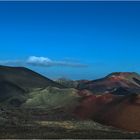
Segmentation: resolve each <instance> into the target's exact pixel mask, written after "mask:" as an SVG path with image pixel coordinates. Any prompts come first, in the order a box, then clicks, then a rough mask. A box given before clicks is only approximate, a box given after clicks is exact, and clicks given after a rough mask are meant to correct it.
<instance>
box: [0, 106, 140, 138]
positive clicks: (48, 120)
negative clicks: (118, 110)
mask: <svg viewBox="0 0 140 140" xmlns="http://www.w3.org/2000/svg"><path fill="white" fill-rule="evenodd" d="M48 138H50V139H52V138H55V139H78V138H79V139H97V138H98V139H108V138H110V139H116V138H117V139H119V138H121V139H129V138H131V139H136V138H140V133H128V132H124V131H121V130H118V129H115V128H113V127H109V126H104V125H102V124H99V123H97V122H94V121H92V120H78V119H76V118H73V117H72V116H70V115H69V114H65V113H64V112H60V111H59V110H57V111H56V110H55V111H54V110H53V111H52V110H51V111H50V112H49V113H48V114H46V111H45V110H40V109H39V110H37V109H35V110H23V109H3V110H2V111H0V139H48Z"/></svg>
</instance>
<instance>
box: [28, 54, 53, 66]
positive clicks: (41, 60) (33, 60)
mask: <svg viewBox="0 0 140 140" xmlns="http://www.w3.org/2000/svg"><path fill="white" fill-rule="evenodd" d="M26 62H27V63H28V64H31V65H40V66H50V65H51V63H52V60H51V59H49V58H47V57H36V56H30V57H29V58H28V59H27V61H26Z"/></svg>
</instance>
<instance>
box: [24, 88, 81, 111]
mask: <svg viewBox="0 0 140 140" xmlns="http://www.w3.org/2000/svg"><path fill="white" fill-rule="evenodd" d="M80 98H81V96H79V95H78V94H77V90H76V89H73V88H69V89H59V88H56V87H48V88H45V89H43V90H36V91H34V92H31V93H29V97H28V99H27V101H26V102H25V103H24V104H23V107H30V108H46V109H55V108H72V107H75V106H76V105H77V104H78V102H79V99H80Z"/></svg>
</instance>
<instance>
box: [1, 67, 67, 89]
mask: <svg viewBox="0 0 140 140" xmlns="http://www.w3.org/2000/svg"><path fill="white" fill-rule="evenodd" d="M3 81H6V82H10V83H12V84H14V85H16V86H18V87H20V88H22V89H24V90H27V91H28V90H30V89H33V88H45V87H48V86H53V87H59V88H63V87H64V86H62V85H60V84H58V83H56V82H54V81H52V80H50V79H48V78H46V77H44V76H42V75H40V74H38V73H36V72H34V71H32V70H30V69H27V68H25V67H8V66H0V83H2V82H3Z"/></svg>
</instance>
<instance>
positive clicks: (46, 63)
mask: <svg viewBox="0 0 140 140" xmlns="http://www.w3.org/2000/svg"><path fill="white" fill-rule="evenodd" d="M0 64H1V65H13V66H25V65H32V66H40V67H53V66H63V67H87V66H88V65H87V64H83V63H80V62H74V61H66V60H62V61H59V60H52V59H50V58H48V57H37V56H30V57H29V58H28V59H26V60H2V61H0Z"/></svg>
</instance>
